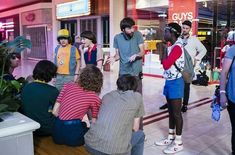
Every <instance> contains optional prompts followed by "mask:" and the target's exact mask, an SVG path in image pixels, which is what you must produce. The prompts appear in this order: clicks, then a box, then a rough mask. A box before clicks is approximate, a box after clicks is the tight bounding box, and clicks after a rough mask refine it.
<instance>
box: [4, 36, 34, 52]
mask: <svg viewBox="0 0 235 155" xmlns="http://www.w3.org/2000/svg"><path fill="white" fill-rule="evenodd" d="M6 46H7V47H9V48H11V49H14V52H17V53H20V52H22V51H23V50H24V49H26V48H32V44H31V41H30V40H29V39H26V38H25V37H24V36H18V37H16V38H15V39H14V40H13V41H11V42H8V43H7V45H6ZM11 52H12V51H11ZM11 52H10V53H11Z"/></svg>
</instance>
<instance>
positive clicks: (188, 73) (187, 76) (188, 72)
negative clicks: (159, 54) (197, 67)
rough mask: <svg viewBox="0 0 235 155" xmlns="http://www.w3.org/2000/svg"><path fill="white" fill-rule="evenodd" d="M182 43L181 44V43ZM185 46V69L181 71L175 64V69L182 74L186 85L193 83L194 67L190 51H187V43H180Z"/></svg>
mask: <svg viewBox="0 0 235 155" xmlns="http://www.w3.org/2000/svg"><path fill="white" fill-rule="evenodd" d="M179 43H180V42H179ZM180 44H181V45H182V46H183V50H184V51H183V52H184V68H183V69H180V68H179V67H178V66H177V65H176V63H174V66H175V68H176V69H177V70H178V71H179V72H180V73H181V74H182V77H183V79H184V81H185V83H191V82H192V80H193V77H194V65H193V60H192V57H191V56H190V55H189V53H188V51H187V50H186V48H185V46H186V45H187V43H184V44H182V43H180Z"/></svg>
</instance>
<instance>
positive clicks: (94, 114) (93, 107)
mask: <svg viewBox="0 0 235 155" xmlns="http://www.w3.org/2000/svg"><path fill="white" fill-rule="evenodd" d="M100 105H101V99H100V98H99V97H98V96H96V97H95V100H94V102H93V103H92V104H91V113H92V118H97V116H98V113H99V110H100Z"/></svg>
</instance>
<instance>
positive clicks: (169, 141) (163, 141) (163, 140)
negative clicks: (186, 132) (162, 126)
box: [154, 138, 174, 146]
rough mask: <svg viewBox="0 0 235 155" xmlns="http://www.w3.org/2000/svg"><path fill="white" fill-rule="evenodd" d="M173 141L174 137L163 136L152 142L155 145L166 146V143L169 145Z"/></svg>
mask: <svg viewBox="0 0 235 155" xmlns="http://www.w3.org/2000/svg"><path fill="white" fill-rule="evenodd" d="M173 141H174V139H168V138H165V139H162V140H160V141H156V142H154V144H155V145H157V146H167V145H170V144H171V143H172V142H173Z"/></svg>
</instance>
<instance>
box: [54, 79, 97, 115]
mask: <svg viewBox="0 0 235 155" xmlns="http://www.w3.org/2000/svg"><path fill="white" fill-rule="evenodd" d="M57 102H58V103H59V104H60V109H59V118H60V119H61V120H72V119H80V120H82V119H83V117H84V115H85V114H87V112H88V110H89V109H91V112H92V117H93V118H97V115H98V112H99V108H100V105H101V99H100V98H99V96H98V95H97V94H96V93H95V92H93V91H86V90H84V89H83V88H82V87H80V86H79V85H78V84H76V83H67V84H65V85H64V87H63V88H62V90H61V92H60V94H59V96H58V98H57Z"/></svg>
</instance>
